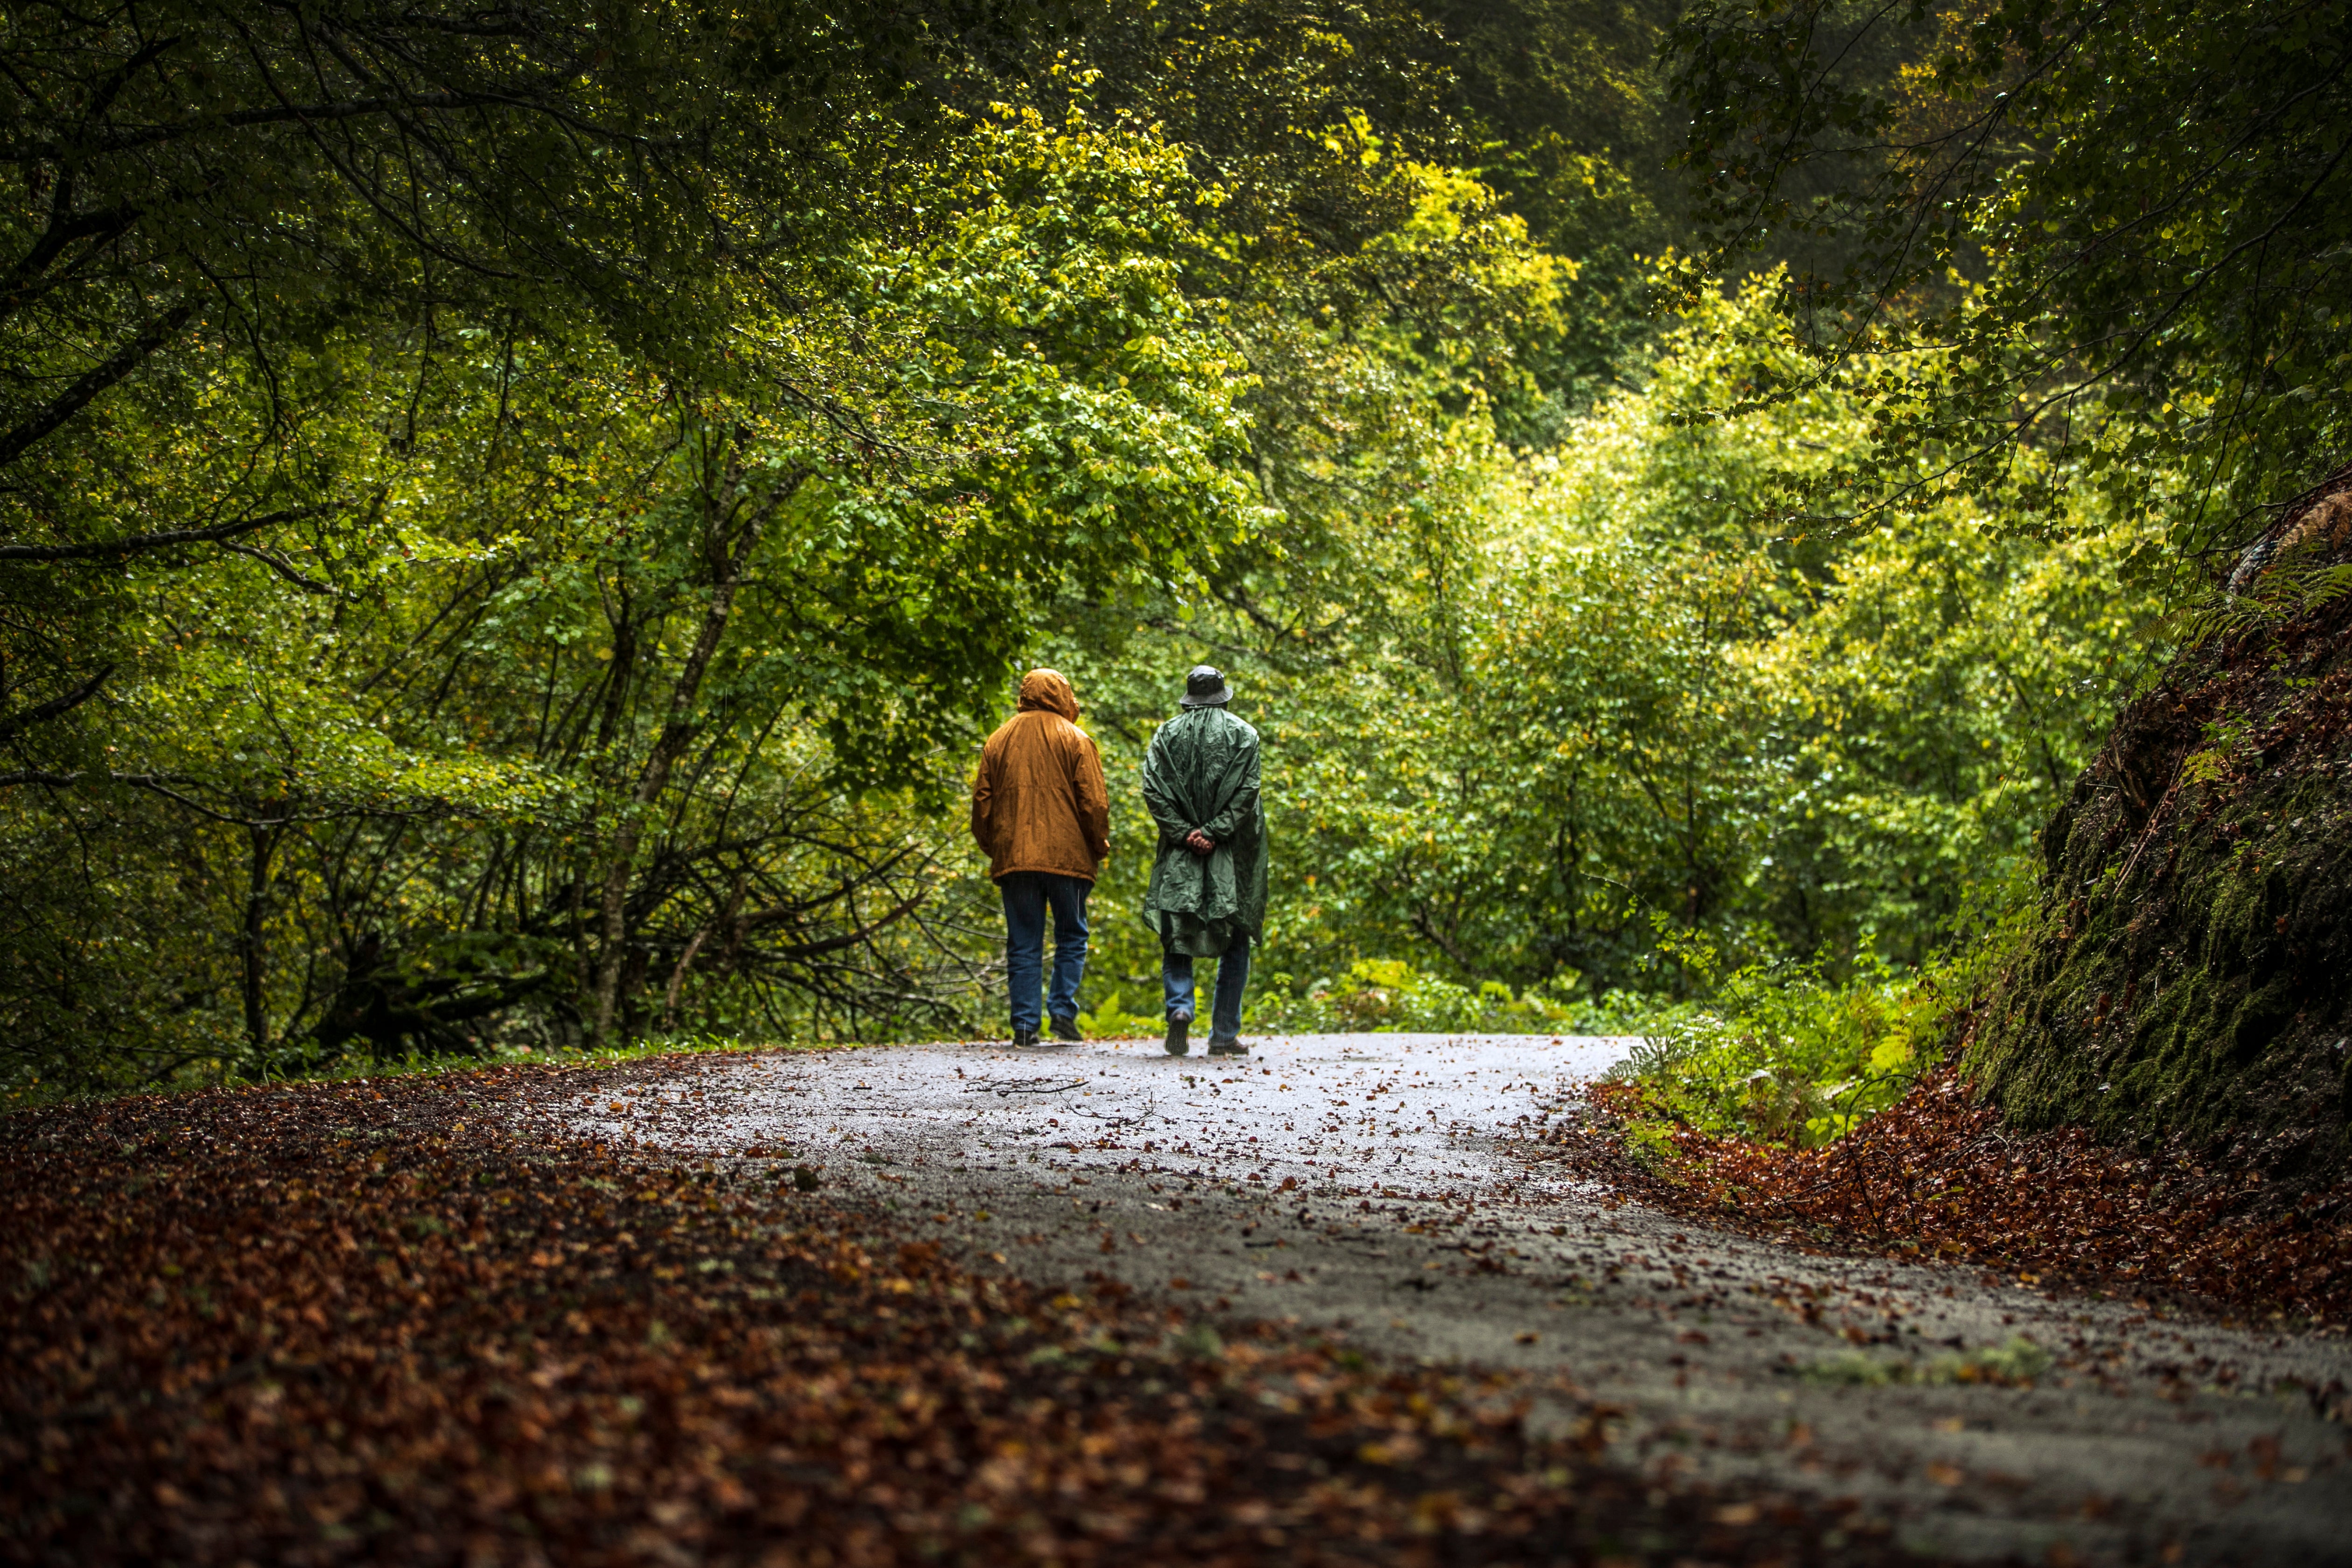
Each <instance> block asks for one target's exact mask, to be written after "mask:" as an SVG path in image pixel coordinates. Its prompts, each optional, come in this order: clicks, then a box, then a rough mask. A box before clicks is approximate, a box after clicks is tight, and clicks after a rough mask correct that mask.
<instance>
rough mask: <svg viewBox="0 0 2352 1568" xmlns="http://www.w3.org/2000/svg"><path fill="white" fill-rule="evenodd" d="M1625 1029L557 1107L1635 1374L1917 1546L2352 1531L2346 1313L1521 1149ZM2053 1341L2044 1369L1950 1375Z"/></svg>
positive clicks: (1121, 1055) (1325, 1317) (1080, 1268)
mask: <svg viewBox="0 0 2352 1568" xmlns="http://www.w3.org/2000/svg"><path fill="white" fill-rule="evenodd" d="M1626 1043H1627V1042H1624V1041H1621V1040H1612V1039H1603V1038H1594V1037H1517V1036H1485V1037H1475V1036H1437V1035H1401V1034H1391V1035H1320V1036H1297V1037H1273V1038H1267V1039H1262V1040H1254V1041H1253V1054H1252V1055H1251V1056H1250V1057H1248V1058H1238V1059H1235V1058H1226V1059H1219V1060H1210V1059H1207V1058H1203V1057H1202V1056H1200V1055H1197V1054H1196V1055H1194V1056H1192V1057H1189V1058H1170V1057H1167V1056H1165V1055H1163V1054H1162V1053H1161V1051H1160V1047H1159V1044H1158V1042H1157V1041H1096V1042H1088V1043H1087V1044H1085V1045H1082V1046H1076V1047H1048V1048H1040V1049H1034V1050H1019V1051H1016V1050H1013V1049H1012V1048H1010V1047H1003V1046H992V1045H961V1046H960V1045H940V1046H916V1047H869V1048H865V1049H858V1050H844V1051H832V1052H822V1053H781V1052H780V1053H761V1054H754V1055H743V1056H710V1057H698V1058H676V1059H674V1060H673V1061H672V1062H670V1063H669V1064H667V1065H668V1067H669V1068H670V1070H668V1071H667V1072H665V1073H662V1074H659V1075H654V1076H651V1077H648V1078H647V1079H646V1080H645V1082H644V1083H643V1085H642V1086H641V1087H640V1088H638V1089H635V1091H634V1092H624V1093H623V1094H621V1095H620V1096H619V1097H618V1098H609V1097H608V1098H601V1099H595V1100H585V1101H583V1100H581V1099H580V1098H579V1097H577V1096H574V1097H572V1099H571V1100H569V1101H568V1102H567V1103H566V1104H565V1105H564V1106H563V1107H562V1110H563V1111H564V1114H565V1117H566V1119H567V1120H568V1121H570V1123H571V1124H572V1126H573V1128H574V1129H575V1130H577V1131H581V1132H583V1133H589V1134H593V1135H594V1136H598V1137H601V1138H606V1139H611V1140H615V1141H624V1142H626V1141H635V1142H637V1143H639V1144H640V1145H650V1146H652V1147H654V1148H657V1149H667V1150H671V1151H675V1152H677V1153H678V1154H679V1155H681V1156H683V1157H692V1158H698V1159H713V1160H721V1161H726V1162H730V1163H735V1162H771V1163H775V1164H776V1165H778V1166H779V1167H782V1168H784V1169H789V1168H791V1167H793V1166H795V1165H803V1164H805V1165H808V1166H811V1167H813V1168H815V1169H816V1170H817V1171H818V1173H819V1174H818V1179H819V1181H820V1182H821V1183H822V1184H824V1186H826V1187H827V1188H829V1189H831V1190H832V1191H834V1192H835V1193H836V1194H845V1195H850V1196H856V1197H864V1198H866V1199H868V1200H870V1201H872V1202H874V1203H876V1204H877V1205H883V1206H885V1207H887V1208H890V1209H892V1210H894V1211H896V1213H897V1215H898V1218H899V1219H900V1220H901V1221H902V1222H903V1223H906V1224H908V1225H910V1226H915V1227H917V1228H919V1229H922V1230H926V1231H928V1232H929V1234H931V1235H932V1236H934V1237H936V1238H937V1239H939V1240H940V1241H941V1242H942V1243H943V1244H944V1245H946V1246H947V1247H949V1248H950V1250H952V1251H953V1252H955V1253H956V1254H958V1255H959V1256H960V1258H961V1259H962V1261H964V1262H965V1263H966V1264H967V1266H971V1267H976V1268H982V1269H986V1268H1002V1269H1004V1270H1007V1271H1011V1272H1015V1273H1018V1274H1020V1275H1021V1276H1023V1277H1024V1278H1026V1279H1032V1280H1035V1281H1039V1282H1051V1281H1054V1280H1056V1279H1066V1280H1068V1281H1070V1282H1072V1283H1074V1284H1075V1283H1076V1282H1078V1281H1079V1280H1081V1279H1088V1278H1094V1279H1106V1278H1107V1279H1115V1280H1118V1281H1120V1282H1122V1283H1124V1284H1126V1285H1128V1286H1129V1287H1131V1288H1133V1289H1137V1290H1139V1291H1144V1292H1147V1293H1150V1294H1153V1295H1157V1296H1162V1297H1164V1298H1166V1299H1167V1300H1170V1301H1171V1302H1174V1303H1180V1304H1183V1305H1185V1306H1186V1307H1187V1308H1188V1310H1191V1311H1192V1312H1194V1313H1202V1312H1206V1313H1208V1314H1211V1315H1212V1316H1214V1315H1217V1314H1227V1315H1230V1316H1231V1317H1232V1318H1234V1319H1236V1320H1241V1319H1262V1320H1273V1321H1280V1322H1284V1323H1288V1324H1293V1325H1296V1326H1297V1327H1299V1328H1300V1329H1302V1330H1312V1331H1333V1332H1339V1333H1342V1334H1344V1335H1345V1336H1346V1337H1348V1338H1349V1340H1350V1341H1351V1342H1356V1343H1360V1344H1361V1345H1363V1346H1364V1347H1365V1348H1367V1349H1369V1350H1372V1351H1375V1352H1380V1353H1384V1354H1389V1355H1397V1356H1404V1357H1411V1358H1421V1359H1429V1360H1439V1361H1447V1362H1460V1363H1471V1364H1478V1365H1488V1366H1496V1367H1504V1368H1510V1369H1516V1370H1519V1371H1522V1372H1524V1373H1528V1374H1529V1376H1530V1378H1531V1379H1532V1380H1533V1384H1534V1385H1540V1384H1542V1382H1543V1381H1544V1380H1545V1379H1547V1378H1559V1377H1562V1376H1565V1377H1566V1378H1567V1379H1570V1380H1572V1382H1573V1384H1575V1385H1576V1386H1577V1387H1580V1388H1581V1389H1582V1390H1584V1391H1586V1392H1587V1393H1589V1394H1591V1395H1593V1396H1595V1397H1598V1398H1600V1399H1602V1400H1605V1401H1608V1402H1610V1403H1612V1404H1613V1405H1618V1406H1621V1407H1622V1409H1623V1410H1624V1412H1625V1415H1624V1417H1623V1420H1622V1424H1621V1425H1620V1426H1619V1427H1618V1428H1617V1429H1616V1432H1615V1436H1614V1442H1615V1443H1616V1445H1617V1446H1618V1447H1620V1448H1621V1449H1622V1457H1623V1458H1626V1459H1627V1460H1629V1461H1630V1462H1634V1463H1639V1464H1643V1465H1646V1466H1650V1467H1654V1468H1657V1469H1658V1470H1660V1471H1661V1472H1662V1473H1672V1472H1675V1471H1680V1472H1683V1473H1696V1474H1706V1475H1717V1476H1725V1475H1732V1474H1746V1475H1752V1476H1759V1477H1762V1478H1765V1479H1769V1481H1770V1482H1771V1483H1772V1484H1775V1485H1779V1486H1784V1487H1793V1488H1797V1489H1804V1490H1809V1491H1811V1492H1814V1493H1817V1494H1819V1495H1822V1496H1823V1497H1830V1498H1853V1499H1856V1500H1859V1501H1860V1504H1861V1505H1862V1507H1863V1508H1864V1510H1868V1511H1873V1512H1875V1513H1876V1514H1877V1515H1879V1516H1880V1517H1883V1518H1885V1519H1887V1520H1889V1521H1892V1523H1893V1524H1894V1526H1895V1529H1896V1531H1898V1534H1899V1539H1901V1540H1902V1541H1904V1542H1906V1544H1909V1545H1910V1546H1912V1547H1913V1548H1914V1549H1916V1550H1918V1551H1921V1552H1925V1553H1929V1554H1933V1555H1938V1556H1947V1557H1951V1558H1955V1559H1992V1558H2002V1557H2011V1556H2014V1557H2021V1558H2024V1559H2026V1560H2030V1561H2036V1562H2040V1561H2045V1560H2046V1561H2053V1562H2063V1561H2067V1560H2069V1554H2071V1555H2072V1558H2073V1559H2074V1560H2081V1561H2085V1562H2176V1561H2177V1562H2192V1563H2193V1562H2214V1563H2223V1562H2230V1563H2286V1562H2294V1563H2352V1465H2348V1464H2347V1459H2352V1441H2348V1440H2347V1430H2346V1428H2345V1427H2343V1426H2340V1425H2337V1424H2336V1423H2334V1422H2330V1421H2327V1420H2325V1419H2322V1418H2321V1417H2320V1415H2318V1414H2316V1411H2315V1400H2314V1399H2313V1397H2312V1394H2311V1391H2313V1390H2325V1389H2326V1388H2328V1387H2329V1386H2330V1385H2331V1384H2332V1385H2333V1386H2334V1387H2336V1389H2337V1390H2339V1391H2340V1390H2341V1389H2342V1388H2343V1387H2345V1386H2346V1385H2347V1384H2352V1348H2347V1343H2346V1342H2345V1340H2344V1339H2343V1338H2341V1337H2329V1336H2322V1335H2309V1334H2294V1333H2287V1332H2284V1331H2258V1330H2255V1329H2250V1328H2245V1327H2239V1326H2233V1325H2230V1324H2227V1323H2223V1322H2216V1321H2207V1320H2203V1319H2189V1318H2180V1317H2168V1316H2167V1315H2165V1314H2162V1313H2159V1312H2150V1311H2146V1310H2139V1309H2136V1308H2135V1307H2133V1306H2132V1305H2131V1304H2130V1303H2128V1302H2122V1301H2106V1300H2089V1299H2085V1298H2084V1297H2081V1296H2076V1295H2069V1294H2063V1293H2057V1292H2050V1291H2044V1290H2042V1289H2032V1288H2027V1287H2023V1286H2021V1285H2019V1284H2017V1283H2015V1282H2014V1281H2001V1280H1999V1279H1995V1278H1993V1277H1990V1276H1988V1275H1986V1274H1985V1273H1984V1272H1983V1271H1982V1270H1981V1269H1978V1268H1964V1267H1956V1266H1943V1265H1934V1264H1902V1263H1890V1262H1885V1261H1880V1260H1875V1259H1856V1258H1835V1257H1823V1256H1818V1255H1814V1254H1811V1253H1807V1252H1803V1251H1800V1250H1798V1249H1795V1248H1792V1247H1781V1246H1776V1245H1774V1244H1772V1243H1770V1242H1766V1241H1760V1240H1756V1239H1753V1238H1749V1237H1739V1236H1734V1235H1730V1234H1727V1233H1724V1232H1719V1231H1711V1230H1707V1229H1705V1228H1703V1227H1698V1226H1693V1225H1691V1224H1690V1223H1689V1222H1688V1221H1686V1220H1681V1219H1676V1218H1675V1217H1674V1216H1672V1215H1664V1214H1660V1213H1658V1212H1656V1211H1654V1210H1650V1209H1647V1208H1644V1207H1643V1206H1641V1205H1638V1204H1633V1203H1628V1202H1626V1201H1625V1200H1624V1199H1623V1197H1622V1195H1620V1194H1615V1193H1613V1192H1612V1191H1610V1190H1609V1189H1607V1188H1606V1187H1604V1186H1601V1185H1599V1184H1592V1183H1590V1182H1584V1181H1579V1180H1576V1179H1573V1178H1572V1177H1569V1176H1566V1175H1563V1174H1561V1173H1559V1170H1558V1168H1557V1167H1545V1166H1542V1165H1538V1164H1530V1163H1526V1162H1524V1161H1522V1160H1521V1159H1520V1158H1519V1157H1518V1156H1517V1153H1516V1152H1514V1151H1513V1148H1512V1146H1511V1139H1512V1136H1513V1134H1514V1133H1518V1132H1524V1131H1528V1130H1530V1129H1532V1128H1535V1127H1537V1126H1539V1125H1540V1124H1541V1123H1542V1122H1543V1121H1544V1120H1545V1119H1546V1118H1548V1117H1552V1116H1558V1115H1561V1114H1572V1113H1573V1112H1572V1110H1569V1109H1568V1108H1570V1107H1572V1106H1573V1104H1574V1103H1575V1092H1574V1091H1575V1090H1576V1089H1577V1088H1578V1086H1579V1085H1580V1084H1581V1083H1583V1082H1585V1081H1587V1080H1589V1079H1591V1078H1592V1077H1594V1076H1597V1075H1598V1074H1600V1073H1601V1072H1603V1071H1605V1070H1606V1069H1607V1068H1608V1067H1609V1066H1610V1064H1611V1063H1612V1062H1614V1061H1615V1060H1616V1059H1618V1058H1619V1057H1621V1056H1622V1054H1623V1047H1624V1046H1625V1044H1626ZM2043 1361H2046V1362H2047V1363H2048V1365H2047V1366H2046V1368H2043V1369H2042V1370H2041V1373H2040V1375H2039V1376H2037V1377H2034V1378H2033V1379H2032V1386H2030V1387H2028V1386H2017V1385H2014V1384H1996V1383H1988V1382H1969V1381H1955V1380H1956V1379H1967V1378H1973V1377H1977V1376H1979V1374H1980V1373H1982V1372H1984V1371H1986V1370H1988V1369H1989V1370H1990V1371H1991V1372H1993V1373H1998V1374H2004V1375H2005V1374H2009V1373H2017V1372H2021V1371H2022V1372H2032V1371H2034V1370H2035V1369H2036V1368H2037V1366H2038V1365H2039V1364H2040V1363H2042V1362H2043ZM1970 1368H1974V1369H1975V1370H1973V1371H1971V1370H1969V1369H1970ZM1552 1408H1554V1407H1553V1406H1549V1405H1545V1404H1542V1403H1539V1404H1538V1408H1537V1411H1536V1415H1535V1417H1534V1419H1536V1420H1537V1421H1538V1422H1540V1421H1542V1420H1544V1419H1546V1418H1547V1412H1548V1411H1549V1410H1550V1409H1552ZM1558 1408H1559V1409H1561V1410H1563V1411H1564V1409H1565V1407H1564V1406H1560V1407H1558Z"/></svg>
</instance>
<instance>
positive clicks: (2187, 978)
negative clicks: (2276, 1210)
mask: <svg viewBox="0 0 2352 1568" xmlns="http://www.w3.org/2000/svg"><path fill="white" fill-rule="evenodd" d="M2042 846H2043V854H2044V857H2045V869H2044V874H2043V878H2042V913H2041V920H2040V923H2039V925H2038V926H2037V928H2036V930H2035V932H2034V935H2033V936H2032V939H2031V941H2030V942H2028V943H2027V945H2026V947H2025V949H2024V951H2023V952H2021V955H2020V957H2019V959H2018V962H2017V963H2016V964H2015V965H2014V966H2013V967H2012V968H2011V970H2010V972H2009V973H2008V974H2007V975H2006V976H2005V977H2004V980H2003V982H2002V983H2001V984H2000V986H1999V987H1998V989H1997V990H1996V992H1995V994H1993V996H1992V997H1991V999H1990V1005H1988V1006H1987V1007H1986V1009H1985V1010H1984V1012H1983V1013H1982V1014H1981V1015H1980V1016H1979V1021H1978V1023H1977V1026H1976V1037H1975V1040H1974V1042H1973V1045H1972V1047H1971V1049H1970V1053H1969V1065H1970V1069H1971V1073H1972V1076H1973V1077H1974V1079H1976V1083H1977V1086H1978V1088H1979V1091H1980V1092H1983V1093H1986V1094H1989V1095H1990V1096H1991V1097H1992V1098H1993V1099H1994V1100H1996V1101H1997V1102H1998V1103H1999V1104H2000V1108H2001V1110H2002V1112H2003V1114H2004V1118H2005V1120H2007V1121H2009V1123H2010V1124H2011V1125H2012V1126H2015V1127H2021V1128H2024V1129H2029V1130H2038V1129H2042V1128H2050V1127H2057V1126H2064V1125H2080V1126H2085V1127H2088V1128H2090V1129H2091V1130H2092V1131H2094V1132H2095V1134H2096V1135H2098V1136H2099V1137H2100V1138H2102V1139H2104V1140H2105V1141H2108V1142H2116V1143H2124V1144H2130V1145H2136V1146H2137V1147H2139V1148H2141V1149H2143V1150H2147V1149H2152V1148H2154V1147H2155V1146H2157V1145H2159V1144H2172V1145H2174V1146H2175V1147H2176V1148H2180V1149H2184V1150H2186V1151H2189V1152H2195V1153H2197V1154H2199V1155H2200V1156H2203V1157H2206V1158H2208V1159H2210V1162H2211V1163H2213V1164H2215V1165H2216V1166H2222V1167H2229V1168H2232V1169H2239V1170H2248V1171H2252V1172H2257V1173H2261V1174H2262V1175H2263V1176H2264V1177H2266V1178H2269V1181H2268V1182H2267V1183H2265V1185H2266V1186H2267V1187H2269V1189H2270V1191H2271V1192H2272V1193H2273V1194H2274V1195H2275V1196H2276V1197H2277V1198H2279V1199H2291V1198H2292V1197H2293V1196H2294V1195H2295V1194H2303V1193H2306V1192H2310V1191H2312V1190H2313V1189H2315V1188H2319V1187H2325V1186H2328V1185H2331V1184H2335V1183H2336V1182H2338V1181H2341V1180H2343V1179H2344V1178H2346V1177H2347V1175H2352V1133H2347V1110H2352V1044H2348V1043H2347V1037H2352V599H2345V600H2338V601H2337V602H2336V603H2335V604H2333V605H2327V606H2326V607H2325V608H2322V609H2320V610H2317V611H2315V612H2311V613H2307V614H2304V615H2300V616H2295V617H2293V618H2290V619H2286V620H2284V621H2281V622H2276V623H2273V624H2270V625H2267V626H2261V627H2259V628H2258V629H2254V630H2250V631H2242V632H2240V633H2239V634H2237V635H2234V636H2230V637H2222V638H2220V639H2217V640H2215V641H2212V642H2210V643H2207V644H2204V645H2202V646H2200V647H2194V648H2191V649H2189V651H2187V652H2185V653H2183V654H2182V655H2180V656H2179V658H2177V659H2176V660H2175V661H2174V663H2173V665H2172V667H2171V668H2169V669H2168V671H2167V672H2166V674H2165V677H2164V679H2162V681H2161V682H2160V683H2159V684H2158V686H2157V687H2156V689H2153V690H2152V691H2150V692H2148V693H2147V695H2146V696H2144V697H2142V698H2141V699H2139V700H2137V701H2136V702H2134V703H2133V704H2132V705H2131V706H2130V707H2129V708H2127V709H2126V710H2125V711H2124V713H2123V714H2122V716H2121V717H2120V718H2119V719H2118V721H2116V727H2115V731H2114V732H2113V734H2112V735H2111V736H2110V737H2109V740H2108V742H2107V744H2106V746H2105V749H2104V750H2103V751H2102V752H2101V753H2100V755H2099V756H2098V758H2097V759H2096V760H2095V762H2094V763H2092V765H2091V767H2090V768H2089V769H2088V770H2087V771H2086V772H2085V773H2084V774H2083V776H2082V777H2081V778H2080V779H2079V780H2078V781H2077V782H2076V784H2075V786H2074V793H2073V795H2072V797H2071V798H2070V799H2069V800H2068V801H2067V803H2066V804H2065V805H2063V806H2062V807H2061V808H2060V810H2059V811H2058V813H2057V814H2056V816H2054V817H2053V819H2052V821H2051V822H2050V824H2049V825H2048V826H2047V827H2046V829H2045V830H2044V833H2043V837H2042Z"/></svg>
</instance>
